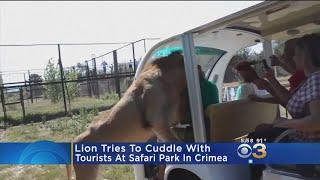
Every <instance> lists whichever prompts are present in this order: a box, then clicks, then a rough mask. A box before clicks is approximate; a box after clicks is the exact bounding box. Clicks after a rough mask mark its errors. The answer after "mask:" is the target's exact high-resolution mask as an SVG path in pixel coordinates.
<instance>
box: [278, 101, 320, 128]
mask: <svg viewBox="0 0 320 180" xmlns="http://www.w3.org/2000/svg"><path fill="white" fill-rule="evenodd" d="M309 109H310V115H309V116H306V117H304V118H300V119H289V120H280V121H279V122H278V123H276V124H275V125H274V126H275V127H281V128H292V129H296V130H299V131H302V132H319V131H320V100H314V101H311V102H310V103H309Z"/></svg>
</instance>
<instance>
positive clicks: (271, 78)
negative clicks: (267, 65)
mask: <svg viewBox="0 0 320 180" xmlns="http://www.w3.org/2000/svg"><path fill="white" fill-rule="evenodd" d="M265 76H266V78H267V79H268V80H269V81H274V80H276V77H275V76H274V70H273V69H269V70H267V71H266V74H265Z"/></svg>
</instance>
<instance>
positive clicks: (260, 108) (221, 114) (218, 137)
mask: <svg viewBox="0 0 320 180" xmlns="http://www.w3.org/2000/svg"><path fill="white" fill-rule="evenodd" d="M277 111H278V106H277V105H276V104H269V103H260V102H254V101H250V100H248V99H245V100H238V101H231V102H224V103H220V104H213V105H210V106H209V107H208V108H207V109H206V115H207V116H208V117H209V118H210V139H209V140H210V141H219V142H231V141H233V140H234V139H235V138H237V137H240V136H243V135H245V134H248V133H249V132H252V131H254V130H255V127H256V126H257V125H259V124H262V123H272V122H273V121H274V119H275V118H276V116H277Z"/></svg>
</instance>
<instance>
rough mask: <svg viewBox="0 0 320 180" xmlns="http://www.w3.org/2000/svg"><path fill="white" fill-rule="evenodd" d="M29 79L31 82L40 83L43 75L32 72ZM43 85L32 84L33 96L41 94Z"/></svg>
mask: <svg viewBox="0 0 320 180" xmlns="http://www.w3.org/2000/svg"><path fill="white" fill-rule="evenodd" d="M29 81H30V83H31V84H39V83H41V82H42V81H43V79H42V77H41V76H40V75H39V74H30V76H29ZM42 89H43V87H42V86H41V85H37V86H35V85H33V86H31V91H32V93H33V96H36V97H37V96H41V95H42Z"/></svg>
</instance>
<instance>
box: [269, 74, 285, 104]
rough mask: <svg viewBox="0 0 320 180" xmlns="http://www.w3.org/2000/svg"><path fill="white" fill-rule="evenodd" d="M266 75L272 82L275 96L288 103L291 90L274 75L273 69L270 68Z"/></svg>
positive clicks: (283, 102)
mask: <svg viewBox="0 0 320 180" xmlns="http://www.w3.org/2000/svg"><path fill="white" fill-rule="evenodd" d="M266 77H267V79H268V80H269V82H270V85H271V88H272V89H273V93H274V94H275V96H276V97H277V98H279V99H280V102H281V104H283V105H286V104H287V103H288V101H289V99H290V97H291V94H290V91H289V90H287V89H286V88H285V87H283V86H282V85H281V84H280V82H279V81H278V80H277V79H276V77H275V76H274V72H273V70H271V69H270V70H269V71H268V72H267V74H266Z"/></svg>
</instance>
